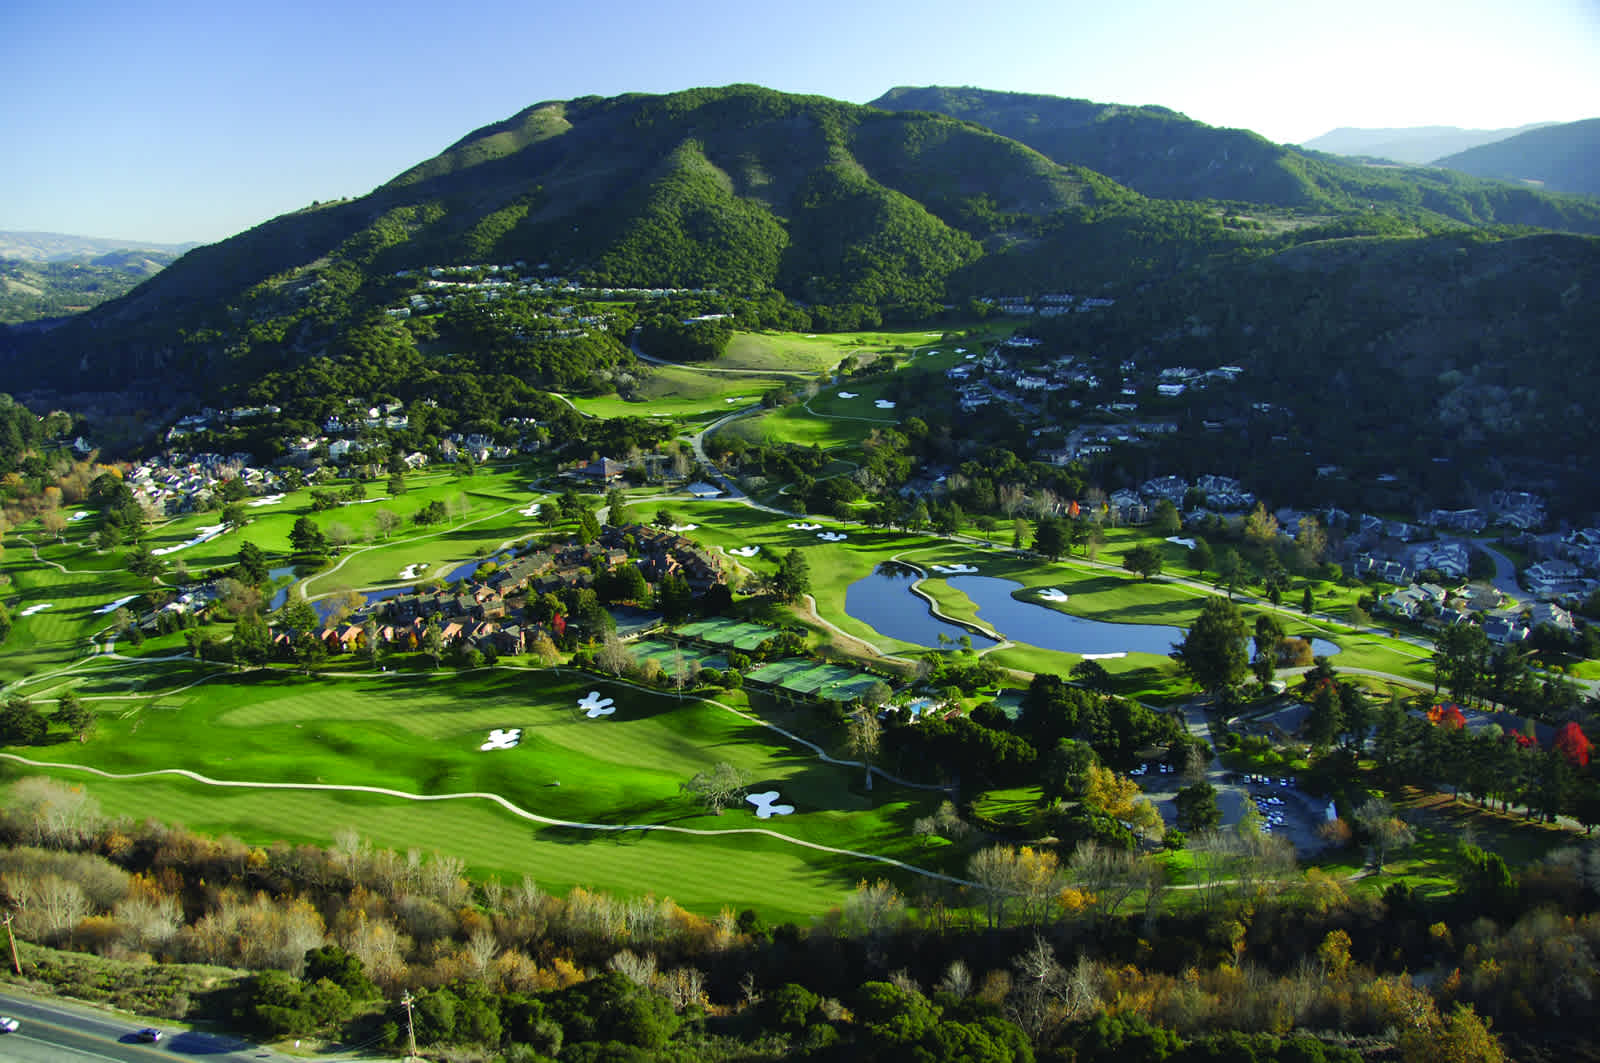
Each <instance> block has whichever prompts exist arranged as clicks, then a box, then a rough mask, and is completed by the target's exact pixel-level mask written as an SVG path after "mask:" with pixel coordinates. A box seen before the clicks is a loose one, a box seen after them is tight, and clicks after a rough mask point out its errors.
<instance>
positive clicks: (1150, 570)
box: [1122, 543, 1161, 579]
mask: <svg viewBox="0 0 1600 1063" xmlns="http://www.w3.org/2000/svg"><path fill="white" fill-rule="evenodd" d="M1122 567H1123V568H1125V569H1127V570H1128V571H1129V572H1137V573H1138V574H1139V575H1140V576H1142V577H1143V578H1145V579H1149V578H1150V577H1151V576H1156V575H1160V574H1161V551H1160V550H1157V549H1156V548H1155V547H1154V546H1151V545H1150V544H1149V543H1141V544H1140V545H1138V546H1135V547H1134V548H1133V549H1132V550H1129V551H1128V552H1127V553H1125V554H1123V555H1122Z"/></svg>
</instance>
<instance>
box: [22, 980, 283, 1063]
mask: <svg viewBox="0 0 1600 1063" xmlns="http://www.w3.org/2000/svg"><path fill="white" fill-rule="evenodd" d="M0 1015H8V1016H10V1017H11V1018H13V1019H16V1020H17V1022H18V1023H19V1024H20V1026H19V1027H18V1029H17V1032H16V1033H0V1060H7V1061H10V1060H16V1061H18V1063H78V1061H80V1060H100V1061H104V1060H108V1059H111V1060H119V1061H123V1063H152V1061H155V1060H163V1059H165V1060H171V1059H173V1058H174V1057H179V1058H183V1057H192V1058H195V1059H204V1060H207V1061H208V1063H209V1061H215V1063H247V1061H248V1063H260V1061H262V1060H283V1059H286V1058H287V1057H285V1056H280V1055H277V1054H276V1053H274V1052H271V1051H268V1050H267V1049H265V1048H261V1047H260V1046H258V1045H252V1044H249V1043H247V1042H244V1041H240V1040H238V1039H237V1038H232V1037H221V1036H217V1035H213V1034H205V1033H192V1032H188V1031H182V1030H180V1031H173V1032H169V1033H168V1034H167V1035H166V1036H164V1037H163V1038H162V1039H161V1041H160V1043H158V1044H153V1045H151V1044H143V1043H141V1042H139V1041H136V1040H135V1039H134V1031H136V1030H137V1029H139V1024H138V1023H136V1022H135V1021H133V1020H131V1019H130V1020H122V1019H118V1018H117V1017H115V1016H113V1015H109V1014H106V1013H103V1012H99V1011H95V1010H92V1009H90V1008H86V1007H81V1006H76V1005H71V1004H58V1003H55V1002H53V1001H52V1002H45V1001H35V1000H27V999H24V998H21V997H14V996H10V995H5V996H0Z"/></svg>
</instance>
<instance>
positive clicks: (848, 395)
mask: <svg viewBox="0 0 1600 1063" xmlns="http://www.w3.org/2000/svg"><path fill="white" fill-rule="evenodd" d="M839 397H840V398H841V399H859V398H860V397H861V393H860V392H859V391H841V392H839Z"/></svg>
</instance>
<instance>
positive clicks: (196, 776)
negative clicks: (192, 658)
mask: <svg viewBox="0 0 1600 1063" xmlns="http://www.w3.org/2000/svg"><path fill="white" fill-rule="evenodd" d="M0 757H3V758H4V759H6V760H11V761H15V762H17V763H19V764H26V765H28V766H29V767H32V768H49V769H51V770H56V771H86V772H89V773H90V774H93V775H99V776H101V777H102V778H106V779H114V780H117V781H126V780H130V779H148V778H153V777H155V776H160V775H177V776H180V777H182V778H185V779H189V780H190V781H192V782H198V783H203V784H204V785H206V786H219V787H227V788H230V789H240V790H332V791H337V792H341V793H359V794H377V795H379V796H380V797H398V798H400V799H402V800H405V801H458V800H473V799H477V800H483V801H492V802H494V803H495V804H497V805H499V806H500V807H501V808H503V809H505V810H506V811H507V812H510V813H511V814H512V815H514V816H517V817H518V818H520V819H526V820H529V821H531V822H534V823H542V824H544V825H545V826H547V827H565V828H570V829H573V830H592V831H605V832H609V833H621V832H625V831H639V832H640V833H644V832H646V831H665V832H667V833H671V834H690V835H695V836H698V837H709V838H715V837H721V836H724V835H730V834H759V835H763V836H765V837H768V838H775V839H777V840H778V841H781V842H787V843H789V844H790V845H798V846H801V847H802V848H806V849H815V850H817V851H818V852H823V853H832V854H833V855H835V856H852V857H855V858H857V859H859V860H872V861H874V862H876V863H880V864H888V865H889V866H891V867H897V868H899V869H900V870H902V871H909V872H911V873H913V874H917V875H922V876H924V877H925V878H931V879H937V880H939V881H940V882H949V883H952V884H954V885H957V886H977V883H976V882H971V881H968V880H967V879H964V878H956V877H955V876H954V875H944V874H941V873H939V872H937V871H929V870H928V869H927V868H922V867H917V866H916V865H914V864H908V863H906V862H905V861H903V860H896V859H894V858H893V857H889V856H879V855H877V854H875V853H863V852H861V851H859V850H856V849H839V848H835V847H834V846H831V845H823V844H821V843H820V842H811V841H806V840H805V839H803V838H791V837H789V836H788V835H785V834H779V833H778V832H776V831H770V830H766V829H764V828H761V827H732V828H729V829H728V830H702V829H700V828H698V827H673V826H669V825H666V824H658V823H633V824H627V823H624V824H616V823H581V822H578V821H575V820H568V819H552V818H551V817H549V816H541V815H539V814H538V813H537V812H529V811H528V810H527V809H525V808H521V807H518V806H517V805H514V804H512V803H511V802H510V801H507V800H506V799H505V798H503V797H501V796H500V795H499V794H489V793H483V792H481V791H469V792H467V793H458V794H413V793H407V792H406V791H404V790H391V789H389V788H388V787H384V786H357V785H353V784H341V783H314V782H304V783H296V782H243V781H240V780H236V779H213V778H210V777H208V776H205V775H201V774H200V773H199V772H194V771H190V770H189V769H187V768H161V769H159V770H156V771H140V772H133V773H131V774H120V773H117V772H111V771H104V770H102V769H100V768H91V767H89V766H87V765H84V764H57V763H53V762H51V761H47V760H31V759H29V758H28V757H22V756H18V755H17V754H15V753H0Z"/></svg>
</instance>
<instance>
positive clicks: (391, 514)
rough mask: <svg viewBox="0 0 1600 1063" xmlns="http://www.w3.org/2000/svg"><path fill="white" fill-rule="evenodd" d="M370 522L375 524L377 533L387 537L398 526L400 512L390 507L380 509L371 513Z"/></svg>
mask: <svg viewBox="0 0 1600 1063" xmlns="http://www.w3.org/2000/svg"><path fill="white" fill-rule="evenodd" d="M372 522H373V524H374V525H376V526H377V529H378V534H379V535H381V536H383V537H384V538H385V539H387V538H388V537H389V536H391V535H393V534H394V531H395V529H396V528H398V527H400V514H398V513H396V512H395V511H394V510H392V509H380V510H377V511H375V512H374V513H373V514H372Z"/></svg>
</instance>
